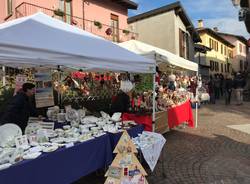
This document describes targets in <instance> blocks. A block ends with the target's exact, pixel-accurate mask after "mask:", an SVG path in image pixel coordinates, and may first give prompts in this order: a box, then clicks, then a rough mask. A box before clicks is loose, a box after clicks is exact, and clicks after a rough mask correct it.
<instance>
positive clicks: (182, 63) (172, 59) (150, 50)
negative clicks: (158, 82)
mask: <svg viewBox="0 0 250 184" xmlns="http://www.w3.org/2000/svg"><path fill="white" fill-rule="evenodd" d="M119 45H120V46H121V47H123V48H125V49H128V50H129V51H132V52H134V53H136V54H140V55H144V56H147V57H148V58H151V59H155V60H156V62H157V63H162V62H163V63H167V64H169V65H173V66H177V67H180V68H183V69H186V70H191V71H198V64H197V63H194V62H192V61H189V60H186V59H184V58H182V57H179V56H177V55H175V54H173V53H171V52H168V51H166V50H164V49H161V48H158V47H154V46H152V45H149V44H146V43H143V42H140V41H137V40H130V41H127V42H123V43H119Z"/></svg>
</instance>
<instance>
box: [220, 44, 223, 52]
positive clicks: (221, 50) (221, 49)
mask: <svg viewBox="0 0 250 184" xmlns="http://www.w3.org/2000/svg"><path fill="white" fill-rule="evenodd" d="M220 52H221V54H223V45H222V44H221V48H220Z"/></svg>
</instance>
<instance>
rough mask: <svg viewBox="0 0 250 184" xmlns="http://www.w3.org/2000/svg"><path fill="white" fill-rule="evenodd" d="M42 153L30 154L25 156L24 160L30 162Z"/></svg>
mask: <svg viewBox="0 0 250 184" xmlns="http://www.w3.org/2000/svg"><path fill="white" fill-rule="evenodd" d="M41 154H42V153H41V152H35V153H28V154H25V155H23V159H25V160H29V159H35V158H37V157H39V156H40V155H41Z"/></svg>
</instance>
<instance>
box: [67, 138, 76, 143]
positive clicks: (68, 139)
mask: <svg viewBox="0 0 250 184" xmlns="http://www.w3.org/2000/svg"><path fill="white" fill-rule="evenodd" d="M77 141H78V138H65V142H66V143H70V142H77Z"/></svg>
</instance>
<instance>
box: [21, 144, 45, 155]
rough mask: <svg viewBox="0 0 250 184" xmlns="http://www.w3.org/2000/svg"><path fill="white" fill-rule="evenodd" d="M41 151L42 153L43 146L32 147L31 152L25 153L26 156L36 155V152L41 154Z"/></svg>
mask: <svg viewBox="0 0 250 184" xmlns="http://www.w3.org/2000/svg"><path fill="white" fill-rule="evenodd" d="M41 151H42V147H41V146H35V147H32V148H30V149H29V150H27V151H26V152H25V154H26V153H36V152H41Z"/></svg>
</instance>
